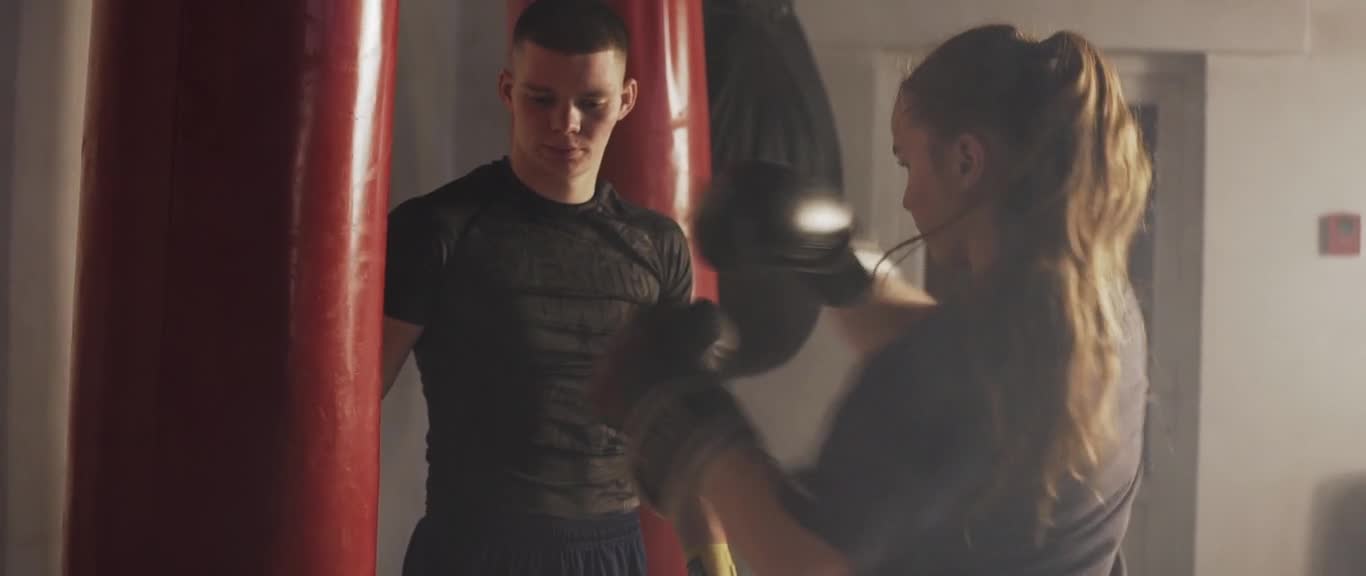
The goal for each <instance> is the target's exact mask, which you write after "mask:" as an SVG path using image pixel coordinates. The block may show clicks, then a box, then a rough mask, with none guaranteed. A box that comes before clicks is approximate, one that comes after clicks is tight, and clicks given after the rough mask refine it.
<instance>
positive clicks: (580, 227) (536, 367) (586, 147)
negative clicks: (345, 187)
mask: <svg viewBox="0 0 1366 576" xmlns="http://www.w3.org/2000/svg"><path fill="white" fill-rule="evenodd" d="M628 46H629V38H628V36H627V30H626V27H625V25H624V23H623V22H622V21H621V20H620V19H619V17H618V16H617V15H616V14H614V13H613V12H612V11H611V9H610V8H608V7H606V6H604V5H602V4H600V3H598V2H592V1H585V0H557V1H553V2H551V1H543V2H536V3H533V4H531V5H530V6H529V7H528V8H527V9H526V10H525V12H524V13H523V14H522V15H521V16H520V17H519V19H518V21H517V23H516V25H515V28H514V31H513V42H512V52H511V58H510V66H509V68H508V69H506V70H505V71H503V72H502V73H501V74H500V76H499V78H498V92H499V95H500V97H501V98H502V101H503V102H504V104H505V105H506V106H507V109H508V112H509V114H510V116H511V121H512V145H511V150H510V151H509V153H508V155H507V156H506V157H505V158H503V159H501V160H499V161H496V162H492V163H489V164H486V165H484V166H481V167H479V168H476V169H475V170H473V171H471V172H470V173H468V174H466V175H465V176H463V177H461V178H459V179H457V180H455V181H453V182H451V183H449V184H447V185H445V186H442V187H441V188H439V189H437V190H436V191H434V192H431V193H429V194H427V195H424V196H420V197H417V198H413V199H411V200H408V201H406V202H404V203H403V204H401V205H400V206H398V207H397V208H395V209H394V211H393V212H392V213H391V214H390V220H389V240H388V256H387V258H388V267H387V270H386V289H385V319H384V333H383V340H384V350H383V371H384V374H383V377H384V383H385V392H386V393H387V392H388V389H389V388H390V387H391V386H392V384H393V382H394V379H395V378H396V376H397V375H398V372H399V370H400V368H401V367H402V365H403V363H404V361H405V360H406V358H407V356H408V354H409V353H410V352H413V353H415V355H416V358H417V364H418V369H419V370H420V372H421V375H422V384H423V393H424V395H425V396H426V398H427V405H428V414H429V420H430V423H431V424H430V430H429V433H428V436H427V444H428V447H427V459H428V463H429V474H428V479H427V514H426V516H425V517H424V518H423V519H422V520H421V521H420V522H419V524H418V526H417V528H416V530H415V531H414V534H413V537H412V540H411V542H410V544H409V549H408V554H407V557H406V558H405V562H404V574H405V576H419V575H428V574H432V575H435V574H441V575H446V574H499V575H505V574H563V575H578V574H593V575H607V576H613V575H618V574H620V575H639V574H644V572H645V559H644V550H643V544H642V539H641V534H640V526H639V517H638V515H637V512H636V510H637V507H638V498H637V495H636V493H635V488H634V485H633V482H632V480H631V475H630V471H629V470H628V469H627V468H626V454H625V443H624V442H623V440H622V438H621V437H620V435H619V433H618V432H617V431H616V430H614V429H612V428H609V427H608V426H606V425H605V424H603V423H602V422H601V420H600V419H599V417H598V416H597V415H596V412H595V411H594V410H593V408H592V405H591V403H590V401H589V399H588V398H587V396H586V394H587V390H586V387H587V380H588V378H589V377H590V374H591V373H592V371H593V365H594V363H595V362H596V361H597V360H598V358H599V357H600V356H601V355H602V354H603V353H604V352H605V348H606V346H607V344H608V338H609V337H610V336H611V335H612V334H613V333H614V332H615V331H616V330H617V328H618V327H619V326H621V325H622V324H623V323H624V321H625V320H626V318H627V317H628V316H630V315H631V314H633V313H634V312H635V311H637V310H639V309H642V308H645V307H651V306H656V305H661V304H663V305H677V304H681V303H686V302H688V301H689V300H690V299H691V290H692V267H691V260H690V256H689V252H688V244H687V241H686V239H685V238H684V236H683V233H682V230H681V229H680V228H679V226H678V225H677V224H676V223H675V222H674V221H673V220H671V219H669V218H667V217H665V216H662V215H659V214H656V213H653V212H649V211H647V210H645V209H643V208H639V207H636V206H632V205H630V204H627V203H626V202H624V201H623V200H622V199H621V198H620V197H618V195H617V193H616V192H615V191H614V190H613V188H612V186H611V185H610V184H609V183H607V182H604V181H601V180H599V178H598V172H599V168H600V166H601V163H602V158H603V152H604V150H605V148H606V147H607V143H608V140H609V138H610V137H611V134H612V130H613V128H614V127H615V126H616V124H617V122H619V121H620V120H621V119H622V118H624V117H626V115H627V114H628V113H630V111H631V108H632V106H633V105H634V103H635V99H636V91H637V87H636V82H635V80H633V79H629V78H627V77H626V58H627V48H628ZM700 510H701V508H700V503H699V507H698V508H697V509H696V510H691V511H690V512H689V513H688V514H685V515H683V516H685V517H683V518H679V519H678V520H679V521H680V533H682V534H684V540H685V545H688V546H689V547H692V548H700V549H702V550H707V551H710V552H711V553H710V554H709V555H708V554H701V556H706V557H707V558H710V559H711V561H710V562H708V563H707V564H708V565H709V566H710V567H711V570H718V569H720V570H726V571H728V573H733V572H731V571H733V568H732V567H731V566H730V565H729V554H728V552H726V550H725V548H724V546H715V545H710V544H711V543H712V542H720V540H719V539H718V538H713V537H711V535H710V533H709V532H708V530H707V528H705V527H706V526H707V523H706V522H705V521H704V520H703V519H704V518H705V516H703V515H702V513H701V512H700ZM708 573H709V574H711V573H714V572H708Z"/></svg>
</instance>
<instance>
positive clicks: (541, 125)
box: [498, 42, 636, 181]
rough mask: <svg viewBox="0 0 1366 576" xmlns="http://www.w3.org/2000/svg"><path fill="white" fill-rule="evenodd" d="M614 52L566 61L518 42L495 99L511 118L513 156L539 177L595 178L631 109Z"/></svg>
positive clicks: (632, 95) (622, 66)
mask: <svg viewBox="0 0 1366 576" xmlns="http://www.w3.org/2000/svg"><path fill="white" fill-rule="evenodd" d="M625 60H626V58H625V56H624V55H623V54H621V53H619V52H617V51H616V50H603V51H601V52H594V53H592V54H563V53H560V52H554V51H551V50H547V49H545V48H542V47H541V46H538V45H536V44H535V43H534V42H523V43H521V44H520V45H519V46H517V47H516V48H514V50H513V55H512V67H511V69H510V70H505V71H504V72H503V73H502V74H501V75H500V76H499V79H498V92H499V95H500V96H501V97H502V99H503V103H504V104H505V105H506V106H507V107H508V111H509V112H510V113H511V115H512V154H513V155H514V156H516V157H519V158H520V159H521V162H522V163H523V165H524V166H526V167H527V168H528V169H531V170H535V171H536V172H538V173H539V175H540V176H541V177H544V178H549V179H554V180H564V181H567V180H569V179H572V178H574V177H577V176H580V175H583V174H585V173H590V172H592V173H596V171H597V169H598V167H599V166H601V164H602V153H603V150H604V149H605V148H606V147H607V141H608V140H609V139H610V138H611V135H612V129H613V128H614V127H615V126H616V125H617V122H619V121H621V119H622V118H625V117H626V114H627V113H629V112H630V111H631V108H632V107H633V106H634V105H635V99H636V83H635V81H634V80H626V79H625V77H626V61H625Z"/></svg>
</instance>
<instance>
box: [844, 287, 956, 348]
mask: <svg viewBox="0 0 1366 576" xmlns="http://www.w3.org/2000/svg"><path fill="white" fill-rule="evenodd" d="M934 306H935V300H934V297H933V296H930V294H929V293H928V292H925V291H924V290H922V289H920V288H917V287H915V286H912V285H911V284H910V283H909V282H906V281H904V280H901V279H900V278H899V277H897V276H894V275H890V274H883V275H879V276H878V278H877V279H876V280H875V281H874V283H873V289H872V293H871V294H869V296H868V297H867V298H866V299H865V300H864V301H863V302H862V303H860V304H857V305H854V306H847V307H842V308H833V309H832V310H833V311H834V312H835V316H836V318H838V319H839V323H840V326H841V328H843V330H844V335H845V338H846V339H847V340H848V341H849V343H850V345H851V346H853V348H854V351H855V353H856V354H857V355H858V356H859V357H860V358H862V357H865V356H867V355H869V354H872V353H873V352H877V351H878V350H881V349H882V348H883V347H884V346H886V345H887V344H889V343H890V342H891V341H892V340H894V339H895V338H896V337H897V336H898V335H900V334H901V333H902V332H903V331H904V330H905V329H906V327H907V326H910V325H911V324H912V323H913V322H915V321H916V320H919V319H920V318H922V317H924V316H925V314H926V313H928V312H929V311H930V310H931V309H933V308H934Z"/></svg>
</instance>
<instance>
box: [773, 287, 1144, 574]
mask: <svg viewBox="0 0 1366 576" xmlns="http://www.w3.org/2000/svg"><path fill="white" fill-rule="evenodd" d="M969 312H971V310H968V309H967V306H965V305H954V304H950V305H947V306H945V307H943V308H941V309H940V310H937V311H936V312H935V313H933V314H931V315H930V316H929V317H927V318H926V319H925V320H924V321H922V322H920V323H919V324H917V325H916V326H914V327H912V328H911V329H910V330H909V331H908V332H907V333H906V334H905V335H904V336H903V337H901V338H899V339H898V340H896V341H895V342H893V343H892V344H891V345H890V346H888V347H887V348H885V349H884V350H883V351H882V352H880V353H878V354H877V355H875V356H874V357H872V358H871V359H870V360H869V362H868V364H867V366H866V368H865V369H864V371H863V373H862V375H861V377H860V380H859V383H858V384H857V385H856V386H855V387H854V388H853V389H852V390H851V392H850V394H849V396H848V397H847V398H846V399H845V401H844V403H843V405H842V406H840V408H839V411H838V413H837V416H836V419H835V421H834V423H833V426H832V428H831V434H830V436H829V437H828V439H827V442H826V444H825V446H824V447H823V449H822V453H821V457H820V459H819V460H818V461H817V466H816V468H815V469H813V470H812V471H811V473H810V474H809V475H808V476H806V477H805V479H804V480H805V482H804V486H803V487H804V488H805V490H806V492H807V495H808V496H809V499H808V501H807V502H806V503H804V505H802V506H800V507H799V508H800V509H802V510H803V511H804V512H803V514H801V515H800V516H801V517H802V518H801V519H802V521H803V523H804V524H806V525H807V526H808V527H809V528H811V529H812V530H814V531H816V532H818V533H820V534H821V535H822V536H823V537H825V538H826V539H828V540H829V541H830V542H831V543H834V544H836V546H837V547H839V548H840V549H842V550H844V551H845V553H846V554H848V555H850V556H851V557H852V558H854V559H855V562H856V563H859V564H865V565H871V566H876V567H877V568H876V569H875V570H873V573H878V574H884V573H885V574H982V575H992V576H1004V575H1086V576H1090V575H1101V576H1104V575H1108V574H1123V573H1124V572H1123V567H1122V559H1120V558H1119V557H1118V552H1119V548H1120V544H1121V542H1122V540H1123V538H1124V533H1125V530H1126V528H1127V526H1128V517H1129V513H1130V509H1131V506H1132V503H1133V498H1134V496H1135V493H1136V490H1137V488H1138V483H1139V477H1140V470H1141V460H1142V452H1143V450H1142V443H1143V428H1144V418H1145V406H1146V397H1147V392H1148V380H1147V374H1146V365H1147V352H1146V336H1145V334H1144V327H1143V321H1142V315H1141V313H1140V311H1139V309H1138V307H1137V303H1136V301H1134V300H1133V299H1132V298H1130V299H1129V303H1128V306H1127V310H1126V313H1125V314H1124V318H1125V320H1126V322H1125V333H1124V342H1123V344H1122V345H1121V347H1120V349H1119V350H1118V355H1119V364H1120V366H1119V371H1118V374H1117V379H1116V381H1115V394H1114V401H1115V402H1116V403H1117V405H1116V408H1117V410H1116V412H1115V420H1114V430H1115V435H1114V443H1113V444H1112V445H1111V449H1110V450H1108V451H1107V452H1106V453H1105V455H1104V457H1103V458H1102V459H1101V461H1100V462H1099V464H1098V466H1097V467H1096V468H1095V470H1093V472H1092V473H1091V474H1090V475H1089V476H1088V481H1087V482H1086V483H1083V482H1079V481H1076V480H1074V479H1072V478H1070V477H1068V478H1064V479H1063V480H1062V481H1061V482H1059V485H1058V499H1057V500H1056V502H1055V505H1054V507H1053V509H1052V511H1051V514H1050V516H1049V517H1050V519H1051V524H1052V527H1051V528H1049V529H1046V530H1044V531H1043V532H1042V537H1041V538H1038V537H1037V536H1038V535H1039V532H1038V531H1036V527H1037V526H1038V525H1039V524H1038V518H1039V514H1038V508H1037V506H1036V503H1037V496H1038V491H1037V490H1036V489H1033V488H1023V487H1007V488H1006V489H1005V491H1004V492H1002V493H1001V496H1000V497H999V498H995V499H993V500H991V501H990V502H992V503H991V504H988V505H987V507H986V508H985V509H981V510H980V511H979V512H977V513H975V514H973V515H972V516H971V518H972V519H971V520H965V518H964V516H965V514H964V509H965V507H964V505H963V502H967V503H969V504H971V503H972V502H975V501H977V500H974V498H976V496H974V494H978V495H979V492H977V491H978V490H981V489H982V488H984V487H986V486H988V485H989V482H988V481H989V480H991V479H993V478H994V476H993V470H994V469H995V468H994V467H993V466H992V464H993V461H992V460H993V456H992V454H994V453H995V452H994V450H993V448H992V445H993V444H992V442H991V439H990V438H989V437H988V436H989V433H987V432H985V431H987V430H990V429H991V428H990V426H991V424H990V409H989V402H988V400H987V396H986V393H985V392H984V390H983V388H982V387H981V386H979V385H975V384H973V382H974V380H973V379H972V377H971V373H972V372H973V370H975V369H976V368H979V367H980V364H981V363H982V362H984V361H986V362H990V361H991V360H990V358H987V357H986V355H984V354H983V353H982V350H983V348H984V347H983V342H982V340H983V338H981V337H974V336H973V335H972V334H971V332H970V330H968V329H967V328H966V327H967V326H971V325H973V324H972V323H970V322H967V321H965V315H966V314H967V313H969ZM1040 337H1044V335H1043V334H1040ZM1011 384H1018V385H1028V382H1027V381H1024V380H1022V381H1020V382H1011ZM1019 485H1020V484H1019V483H1016V486H1019ZM1029 486H1034V484H1029Z"/></svg>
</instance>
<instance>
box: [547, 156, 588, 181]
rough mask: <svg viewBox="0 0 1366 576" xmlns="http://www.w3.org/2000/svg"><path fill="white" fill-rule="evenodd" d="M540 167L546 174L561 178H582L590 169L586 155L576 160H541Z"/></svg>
mask: <svg viewBox="0 0 1366 576" xmlns="http://www.w3.org/2000/svg"><path fill="white" fill-rule="evenodd" d="M541 166H542V167H544V168H545V170H546V172H547V173H549V174H552V175H555V176H560V177H563V178H566V179H568V178H575V177H578V176H582V175H584V174H586V173H588V171H589V170H590V169H591V168H592V163H591V162H590V159H589V157H588V155H587V154H584V155H583V156H579V157H576V158H546V157H542V158H541Z"/></svg>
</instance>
